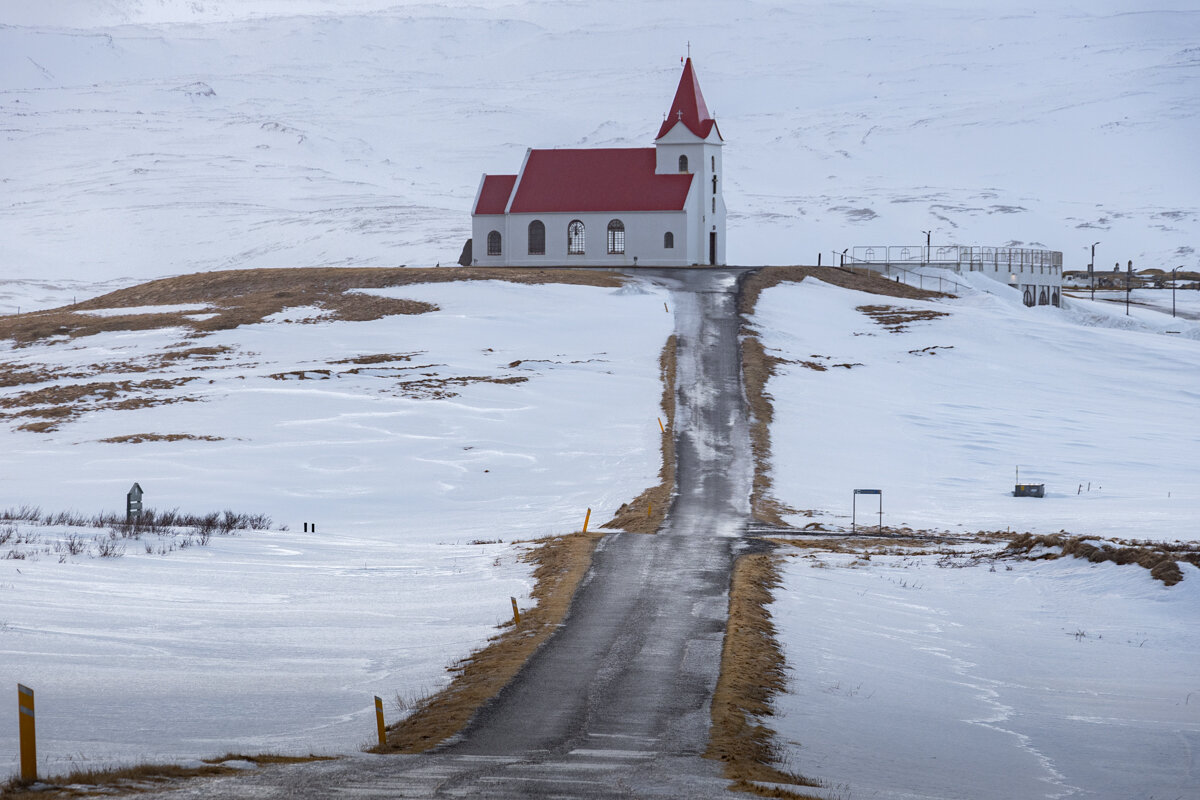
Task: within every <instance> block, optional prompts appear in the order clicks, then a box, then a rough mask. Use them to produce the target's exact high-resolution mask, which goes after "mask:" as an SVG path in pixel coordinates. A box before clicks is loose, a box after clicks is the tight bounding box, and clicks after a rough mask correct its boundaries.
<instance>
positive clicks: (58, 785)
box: [0, 753, 333, 800]
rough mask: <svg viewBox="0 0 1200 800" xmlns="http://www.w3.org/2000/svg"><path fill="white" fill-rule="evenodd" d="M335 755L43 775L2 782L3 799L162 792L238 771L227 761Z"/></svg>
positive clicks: (304, 759) (289, 760) (300, 759)
mask: <svg viewBox="0 0 1200 800" xmlns="http://www.w3.org/2000/svg"><path fill="white" fill-rule="evenodd" d="M330 760H333V757H332V756H316V755H308V756H279V755H269V754H264V755H257V756H246V755H234V754H233V753H229V754H226V755H224V756H221V757H220V758H213V759H204V766H199V767H183V766H179V765H176V764H138V765H135V766H131V767H116V768H113V769H80V770H75V771H73V772H70V773H68V774H66V775H56V776H53V777H48V778H43V779H41V780H40V781H37V782H34V781H23V780H20V779H13V780H11V781H9V782H8V783H5V784H2V785H0V798H16V797H21V798H30V797H38V798H51V800H59V799H60V798H71V797H108V796H112V795H113V794H116V793H118V792H119V793H120V794H122V795H129V794H138V793H141V792H152V791H159V790H162V789H164V788H167V787H169V786H171V785H173V784H177V783H180V782H182V781H185V780H189V779H192V778H212V777H217V776H221V775H232V774H234V773H236V772H238V771H239V770H237V769H236V768H234V767H229V766H225V762H228V761H249V762H252V763H254V764H257V765H259V766H272V765H278V764H300V763H306V762H309V761H330Z"/></svg>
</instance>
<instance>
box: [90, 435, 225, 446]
mask: <svg viewBox="0 0 1200 800" xmlns="http://www.w3.org/2000/svg"><path fill="white" fill-rule="evenodd" d="M96 441H99V442H104V443H106V444H141V443H143V442H185V441H186V442H223V441H225V437H223V436H201V435H198V434H194V433H127V434H125V435H124V436H109V437H108V438H107V439H97V440H96Z"/></svg>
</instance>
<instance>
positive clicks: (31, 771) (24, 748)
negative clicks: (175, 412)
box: [17, 683, 37, 781]
mask: <svg viewBox="0 0 1200 800" xmlns="http://www.w3.org/2000/svg"><path fill="white" fill-rule="evenodd" d="M17 711H18V713H17V716H18V717H20V722H19V723H18V726H19V727H18V730H19V732H20V737H21V780H23V781H36V780H37V733H36V731H35V729H34V724H33V723H34V719H35V717H34V713H33V689H30V688H29V687H28V686H25V685H24V684H20V683H18V684H17Z"/></svg>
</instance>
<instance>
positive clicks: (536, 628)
mask: <svg viewBox="0 0 1200 800" xmlns="http://www.w3.org/2000/svg"><path fill="white" fill-rule="evenodd" d="M602 535H603V534H599V533H596V532H594V531H593V532H590V533H586V534H585V533H572V534H567V535H565V536H554V537H551V538H549V539H544V540H541V541H540V542H539V543H538V546H537V547H534V548H533V549H531V550H529V551H528V552H527V553H526V554H525V555H524V556H523V558H525V559H526V560H528V561H531V562H532V563H534V564H536V565H537V566H536V567H535V569H534V571H533V577H534V579H535V581H536V584H535V586H534V588H533V592H532V596H533V599H534V600H536V601H537V605H535V606H534V607H533V608H530V609H528V610H525V611H522V612H521V622H520V623H519V624H512V623H508V624H507V625H506V627H508V630H506V631H504V632H503V633H501V634H499V635H497V636H495V637H493V638H492V639H491V642H490V643H489V644H488V645H487V646H486V647H484V648H483V649H481V650H478V651H476V652H474V653H472V654H471V655H470V656H468V657H467V658H464V659H463V660H461V661H459V662H457V663H456V664H454V665H452V666H451V667H449V670H450V672H451V673H453V674H454V679H453V681H452V682H451V683H450V685H449V686H448V687H446V688H445V689H443V690H442V691H440V692H438V693H437V694H435V695H432V696H430V697H427V698H424V699H423V700H420V701H418V702H417V703H416V704H415V705H416V709H415V710H414V711H413V712H412V714H410V715H409V716H408V717H407V718H405V719H404V720H402V721H400V722H399V723H396V724H395V725H392V726H390V727H389V728H388V733H387V744H386V745H384V746H379V747H375V748H372V749H371V752H373V753H423V752H425V751H428V750H431V749H433V748H435V747H437V746H438V745H439V744H441V743H442V742H444V741H446V740H447V739H448V738H450V737H451V736H453V735H454V734H456V733H458V732H459V731H461V730H462V729H463V728H464V727H465V726H466V724H467V723H468V722H469V721H470V719H471V717H472V716H473V715H474V714H475V712H476V710H477V709H478V708H479V707H480V706H482V705H483V704H484V703H486V702H487V701H488V700H490V699H491V698H493V697H495V696H496V694H497V693H498V692H499V691H500V690H501V689H502V688H504V686H505V685H506V684H507V683H508V682H509V681H510V680H512V679H513V677H514V676H515V675H516V674H517V672H518V671H520V669H521V667H522V666H524V664H525V662H526V661H527V660H528V659H529V657H530V656H531V655H533V653H534V651H536V650H537V649H538V648H539V647H541V646H542V644H543V643H544V642H545V641H546V640H547V639H548V638H550V635H551V634H552V633H553V632H554V630H555V629H556V628H557V627H558V625H559V624H560V623H561V622H562V621H563V619H564V618H565V617H566V615H567V611H568V610H569V608H570V605H571V599H572V598H573V597H574V596H575V590H576V589H577V588H578V586H579V582H580V581H581V580H583V576H584V575H585V574H586V573H587V570H588V567H589V566H590V565H591V563H592V551H593V550H594V549H595V547H596V542H598V541H599V540H600V538H601V537H602Z"/></svg>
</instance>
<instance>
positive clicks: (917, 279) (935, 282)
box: [842, 261, 964, 294]
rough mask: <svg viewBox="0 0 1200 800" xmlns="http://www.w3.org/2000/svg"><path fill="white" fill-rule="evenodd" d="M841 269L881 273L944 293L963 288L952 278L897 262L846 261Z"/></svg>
mask: <svg viewBox="0 0 1200 800" xmlns="http://www.w3.org/2000/svg"><path fill="white" fill-rule="evenodd" d="M842 269H845V270H849V271H850V272H857V273H862V274H875V275H882V276H884V277H886V278H888V279H890V280H895V281H896V282H897V283H903V284H905V285H906V286H913V287H915V288H917V289H927V290H929V291H936V292H943V293H945V294H951V293H954V292H958V291H959V290H960V289H962V288H964V287H963V285H962V284H960V283H959V282H958V281H956V280H954V279H953V278H945V277H943V276H941V275H923V274H921V273H920V272H914V271H912V270H909V269H905V268H904V267H902V266H900V265H898V264H876V263H871V262H865V261H864V262H858V263H855V262H852V261H847V262H846V265H845V266H844V267H842Z"/></svg>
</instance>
